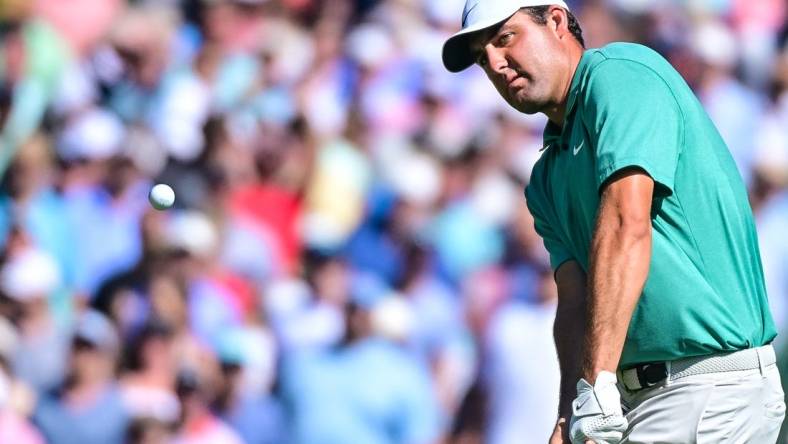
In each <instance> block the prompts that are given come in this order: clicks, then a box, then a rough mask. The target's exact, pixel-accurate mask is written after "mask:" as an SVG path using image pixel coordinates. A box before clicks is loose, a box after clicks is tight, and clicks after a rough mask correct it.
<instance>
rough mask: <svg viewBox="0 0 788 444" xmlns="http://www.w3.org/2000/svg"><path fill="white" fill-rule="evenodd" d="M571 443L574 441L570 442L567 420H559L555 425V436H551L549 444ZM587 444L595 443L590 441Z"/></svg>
mask: <svg viewBox="0 0 788 444" xmlns="http://www.w3.org/2000/svg"><path fill="white" fill-rule="evenodd" d="M571 442H572V441H570V440H569V426H568V425H567V424H566V418H558V422H556V423H555V429H553V434H552V435H551V436H550V441H549V442H548V444H571ZM585 444H595V443H594V441H591V440H590V439H589V440H588V441H586V443H585Z"/></svg>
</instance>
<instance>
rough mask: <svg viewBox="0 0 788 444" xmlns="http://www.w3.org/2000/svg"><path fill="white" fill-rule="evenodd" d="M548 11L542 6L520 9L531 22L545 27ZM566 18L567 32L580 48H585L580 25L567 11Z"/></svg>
mask: <svg viewBox="0 0 788 444" xmlns="http://www.w3.org/2000/svg"><path fill="white" fill-rule="evenodd" d="M549 10H550V5H544V6H528V7H526V8H522V11H523V12H525V13H526V14H528V15H529V16H531V20H533V21H534V22H535V23H537V24H539V25H546V24H547V11H549ZM566 18H567V20H568V22H569V23H568V24H567V26H568V27H569V32H571V33H572V35H573V36H574V37H575V40H577V41H578V43H580V46H582V47H583V48H585V47H586V43H585V41H584V40H583V30H582V29H580V24H579V23H577V19H576V18H575V16H574V15H573V14H572V13H571V12H570V11H569V10H566Z"/></svg>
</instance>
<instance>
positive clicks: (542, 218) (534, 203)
mask: <svg viewBox="0 0 788 444" xmlns="http://www.w3.org/2000/svg"><path fill="white" fill-rule="evenodd" d="M525 201H526V204H527V205H528V211H530V213H531V216H533V218H534V228H536V233H537V234H539V236H540V237H541V238H542V241H543V242H544V247H545V248H546V249H547V252H548V253H549V255H550V267H551V268H552V269H553V272H555V271H557V270H558V267H560V266H561V264H563V263H564V262H566V261H568V260H571V259H574V257H573V256H572V254H571V253H570V252H569V249H568V248H567V247H566V246H564V243H563V242H562V241H561V239H560V238H559V236H558V234H557V233H556V232H555V230H554V227H553V226H552V225H551V224H550V222H549V220H548V219H547V216H546V213H547V211H545V210H544V209H543V208H542V204H543V202H544V199H542V198H541V197H540V194H539V193H538V191H536V190H535V189H534V187H533V186H531V185H529V186H528V187H527V188H526V189H525Z"/></svg>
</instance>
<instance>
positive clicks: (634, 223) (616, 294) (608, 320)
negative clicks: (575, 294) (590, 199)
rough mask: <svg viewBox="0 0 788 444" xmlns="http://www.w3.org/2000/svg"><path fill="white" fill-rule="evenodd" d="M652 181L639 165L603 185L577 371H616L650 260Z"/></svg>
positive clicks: (592, 375) (591, 376)
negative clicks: (580, 369)
mask: <svg viewBox="0 0 788 444" xmlns="http://www.w3.org/2000/svg"><path fill="white" fill-rule="evenodd" d="M653 193H654V181H653V180H652V179H651V177H649V176H648V175H647V174H645V172H644V171H643V170H640V169H633V168H630V169H625V170H622V171H619V172H618V173H616V174H614V175H613V176H612V177H611V178H610V179H609V180H608V182H607V184H606V185H605V186H604V188H603V189H602V196H601V198H600V203H599V209H598V211H597V221H596V228H595V229H594V235H593V238H592V241H591V251H590V253H589V279H588V302H587V303H588V307H587V317H586V334H585V342H584V350H583V365H582V374H581V376H582V377H583V378H585V380H586V381H588V382H589V383H590V384H591V385H593V384H594V382H595V381H596V376H597V374H599V372H600V371H603V370H606V371H609V372H613V373H615V371H616V368H617V367H618V362H619V360H620V358H621V351H622V349H623V347H624V340H625V339H626V335H627V329H628V328H629V322H630V320H631V318H632V313H633V312H634V310H635V306H636V305H637V302H638V299H639V298H640V294H641V293H642V292H643V287H644V285H645V283H646V278H647V277H648V270H649V265H650V262H651V202H652V198H653Z"/></svg>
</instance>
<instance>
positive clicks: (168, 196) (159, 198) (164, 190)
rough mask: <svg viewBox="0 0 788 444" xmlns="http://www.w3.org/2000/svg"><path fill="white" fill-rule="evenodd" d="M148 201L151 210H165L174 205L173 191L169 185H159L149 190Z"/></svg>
mask: <svg viewBox="0 0 788 444" xmlns="http://www.w3.org/2000/svg"><path fill="white" fill-rule="evenodd" d="M148 200H149V201H150V204H151V205H153V208H155V209H157V210H166V209H167V208H170V207H171V206H172V204H174V203H175V191H173V190H172V188H171V187H170V186H169V185H167V184H163V183H159V184H156V185H154V186H153V188H151V189H150V193H148Z"/></svg>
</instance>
